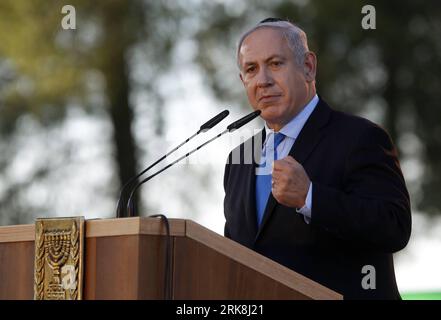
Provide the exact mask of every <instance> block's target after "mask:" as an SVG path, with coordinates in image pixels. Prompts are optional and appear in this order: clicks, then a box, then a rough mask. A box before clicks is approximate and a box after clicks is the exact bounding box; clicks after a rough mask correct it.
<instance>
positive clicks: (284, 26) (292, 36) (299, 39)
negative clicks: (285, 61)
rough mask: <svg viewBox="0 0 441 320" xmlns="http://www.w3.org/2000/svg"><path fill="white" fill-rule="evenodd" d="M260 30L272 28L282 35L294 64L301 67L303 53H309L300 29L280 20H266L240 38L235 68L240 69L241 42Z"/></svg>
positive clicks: (306, 40)
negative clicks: (291, 54)
mask: <svg viewBox="0 0 441 320" xmlns="http://www.w3.org/2000/svg"><path fill="white" fill-rule="evenodd" d="M260 28H274V29H279V30H280V31H281V33H282V35H283V36H284V37H285V40H286V43H287V44H288V47H289V48H290V49H291V51H292V53H293V55H294V59H295V61H296V63H297V64H298V65H299V66H301V65H302V64H303V62H304V61H305V53H307V52H308V51H309V49H308V39H307V37H306V33H305V32H304V31H303V30H302V29H300V28H299V27H298V26H297V25H295V24H294V23H291V22H289V21H287V20H282V19H279V18H266V19H264V20H262V21H260V22H259V23H258V24H257V25H256V26H254V27H253V28H251V29H250V30H248V31H246V32H245V33H243V34H242V36H241V37H240V40H239V43H238V45H237V56H236V58H237V66H238V67H239V69H241V66H240V61H239V52H240V47H241V46H242V43H243V41H244V40H245V38H246V37H248V36H249V35H250V34H251V33H253V32H254V31H256V30H257V29H260Z"/></svg>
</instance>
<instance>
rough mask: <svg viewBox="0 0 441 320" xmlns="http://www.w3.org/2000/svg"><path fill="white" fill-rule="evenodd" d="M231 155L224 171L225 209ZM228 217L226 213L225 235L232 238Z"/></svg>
mask: <svg viewBox="0 0 441 320" xmlns="http://www.w3.org/2000/svg"><path fill="white" fill-rule="evenodd" d="M231 157H232V155H231V153H230V154H229V155H228V158H227V163H226V164H225V171H224V192H225V199H224V210H226V205H225V201H227V200H226V195H227V192H228V190H227V188H228V178H229V175H230V163H231ZM226 217H227V215H226V214H225V226H224V236H225V237H227V238H231V235H230V231H229V228H228V220H227V219H226Z"/></svg>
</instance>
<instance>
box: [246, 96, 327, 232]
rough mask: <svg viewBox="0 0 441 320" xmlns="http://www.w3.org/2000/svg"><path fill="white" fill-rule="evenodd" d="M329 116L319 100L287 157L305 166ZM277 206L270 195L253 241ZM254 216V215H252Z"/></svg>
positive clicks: (322, 102)
mask: <svg viewBox="0 0 441 320" xmlns="http://www.w3.org/2000/svg"><path fill="white" fill-rule="evenodd" d="M330 115H331V108H330V107H329V106H328V105H327V104H326V102H324V101H323V100H322V99H321V98H320V100H319V102H318V104H317V106H316V108H315V109H314V111H313V112H312V113H311V115H310V117H309V118H308V120H307V121H306V123H305V125H304V127H303V129H302V130H301V131H300V134H299V136H298V137H297V139H296V141H295V142H294V144H293V146H292V148H291V150H290V152H289V155H290V156H291V157H293V158H294V159H296V160H297V162H299V163H300V164H301V165H302V166H305V165H304V163H305V161H306V159H307V158H308V156H309V155H310V154H311V152H312V151H313V149H314V148H315V146H316V145H317V144H318V143H319V141H320V140H321V138H322V135H323V133H322V132H321V130H320V128H321V127H323V126H324V125H325V124H326V123H327V122H328V120H329V117H330ZM254 180H255V179H254ZM254 186H255V183H254ZM277 205H278V202H277V201H276V199H275V198H274V196H273V194H272V193H270V196H269V199H268V203H267V205H266V208H265V213H264V215H263V219H262V223H261V224H260V228H259V230H258V231H257V235H256V239H255V240H257V239H258V237H259V236H260V234H261V232H262V230H263V228H264V227H265V224H266V223H267V222H268V220H269V218H270V216H271V214H272V212H273V211H274V209H275V207H276V206H277ZM254 215H256V214H255V213H254Z"/></svg>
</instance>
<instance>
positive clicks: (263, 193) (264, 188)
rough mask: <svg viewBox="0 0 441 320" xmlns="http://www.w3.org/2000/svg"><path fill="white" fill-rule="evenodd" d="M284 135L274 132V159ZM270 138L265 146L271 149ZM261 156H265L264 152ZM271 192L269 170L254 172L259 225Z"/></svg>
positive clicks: (262, 165)
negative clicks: (264, 172) (263, 172)
mask: <svg viewBox="0 0 441 320" xmlns="http://www.w3.org/2000/svg"><path fill="white" fill-rule="evenodd" d="M284 138H285V135H284V134H283V133H280V132H278V133H275V134H274V158H273V159H274V160H277V147H278V145H279V144H280V143H281V142H282V141H283V139H284ZM271 142H272V141H271V138H270V140H269V141H268V144H267V148H265V151H266V150H267V149H268V151H271ZM262 157H264V158H266V155H265V153H263V154H262ZM265 166H266V163H263V164H261V165H260V166H259V167H265ZM270 193H271V172H269V174H256V211H257V224H258V226H260V224H261V223H262V218H263V214H264V213H265V208H266V203H267V202H268V198H269V195H270Z"/></svg>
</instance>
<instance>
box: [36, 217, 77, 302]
mask: <svg viewBox="0 0 441 320" xmlns="http://www.w3.org/2000/svg"><path fill="white" fill-rule="evenodd" d="M83 230H84V218H83V217H78V218H61V219H37V221H36V223H35V274H34V298H35V299H36V300H80V299H81V298H82V278H83V266H82V264H83V238H84V232H83Z"/></svg>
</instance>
